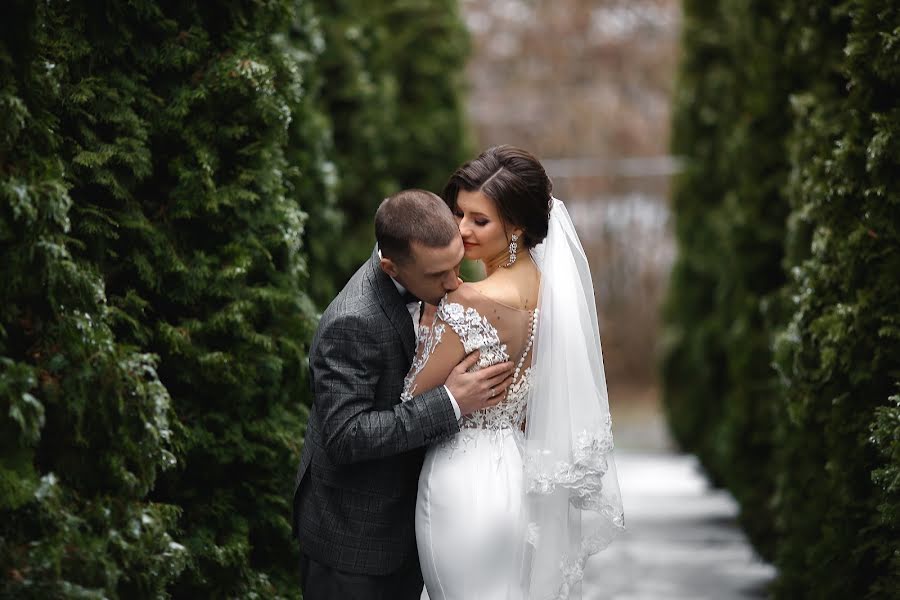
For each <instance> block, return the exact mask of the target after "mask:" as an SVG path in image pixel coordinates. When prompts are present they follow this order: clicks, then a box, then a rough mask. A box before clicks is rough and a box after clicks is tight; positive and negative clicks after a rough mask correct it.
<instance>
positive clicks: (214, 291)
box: [0, 0, 466, 598]
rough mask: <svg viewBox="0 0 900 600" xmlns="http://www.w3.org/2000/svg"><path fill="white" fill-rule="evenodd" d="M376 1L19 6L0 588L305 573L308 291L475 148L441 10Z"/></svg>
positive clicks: (438, 5)
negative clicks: (296, 484)
mask: <svg viewBox="0 0 900 600" xmlns="http://www.w3.org/2000/svg"><path fill="white" fill-rule="evenodd" d="M380 4H381V8H380V9H379V10H385V11H394V13H395V14H394V15H393V16H389V15H382V20H381V21H375V20H373V19H372V15H373V14H374V13H373V11H374V9H373V8H366V5H365V4H363V3H358V6H354V7H352V10H349V11H348V12H346V13H345V12H340V11H335V12H334V13H331V12H330V11H331V10H333V9H334V8H333V7H334V5H333V4H326V3H322V6H319V7H317V6H315V4H308V3H300V2H292V1H287V0H281V1H275V2H265V3H258V2H240V1H235V2H226V3H214V4H209V3H202V2H177V3H175V2H164V1H153V0H143V1H141V2H129V3H120V2H116V1H109V2H101V3H96V2H69V3H26V2H16V3H13V5H12V6H11V7H9V10H8V11H6V14H5V17H4V20H3V24H2V25H0V27H2V29H3V37H2V42H0V44H2V45H0V75H2V78H0V82H2V84H0V106H2V107H3V113H2V117H0V119H2V121H3V127H2V137H0V251H2V254H0V256H2V259H0V274H2V275H0V277H2V280H3V282H4V285H3V286H2V288H0V294H2V297H0V409H2V414H3V416H2V418H0V431H2V437H0V446H2V448H3V454H2V462H0V570H2V571H0V572H2V575H0V596H2V597H17V598H20V597H21V598H48V597H60V598H62V597H79V598H157V597H165V596H167V595H171V596H175V597H184V598H195V597H202V598H207V597H242V598H243V597H265V598H274V597H279V596H281V597H297V596H298V594H299V592H298V590H297V585H296V581H295V574H294V571H295V565H296V552H295V548H294V543H293V542H292V541H291V539H290V524H289V516H290V492H291V484H292V482H293V471H294V469H295V468H296V464H297V459H298V456H299V450H300V445H301V442H302V433H303V427H304V420H305V408H304V407H303V403H304V402H306V401H308V398H307V395H308V392H307V389H306V388H307V384H306V381H305V375H304V368H305V367H304V365H305V352H306V344H307V343H308V340H309V337H310V335H311V332H312V330H313V328H314V325H315V319H316V313H317V310H318V309H319V308H321V306H322V302H323V301H325V300H327V297H328V295H329V294H330V293H331V291H333V290H334V289H335V288H336V286H338V285H340V284H341V283H342V277H344V276H345V272H346V269H347V268H349V266H350V264H351V263H352V262H353V261H358V260H360V259H361V258H363V257H364V256H365V255H367V254H368V252H369V250H370V248H371V245H370V244H371V240H372V236H371V233H370V232H369V231H368V230H367V228H370V223H371V215H372V212H373V210H374V207H375V206H377V204H378V202H380V200H381V198H382V197H383V196H384V195H386V194H387V193H389V192H390V191H392V190H393V189H396V187H397V186H399V185H418V186H423V187H431V188H433V189H437V188H439V187H440V185H441V183H442V182H443V178H445V177H446V176H447V175H448V174H449V173H450V171H451V170H452V169H453V168H454V167H455V166H456V164H457V163H458V161H459V160H460V158H461V156H462V155H463V153H464V146H463V142H462V140H461V138H460V132H461V126H460V124H461V109H460V103H459V101H458V99H457V98H456V94H457V92H458V85H457V84H456V82H457V80H458V75H459V73H460V71H461V66H462V60H463V57H464V52H465V44H466V40H465V36H464V35H463V32H462V30H461V28H460V25H459V22H458V17H457V15H456V12H455V10H448V8H450V7H451V3H448V2H446V1H438V0H435V1H421V2H416V3H408V2H400V1H397V2H387V3H380ZM403 16H405V20H404V19H402V18H399V17H403ZM388 19H390V20H391V23H392V28H391V29H390V30H388V29H387V22H388ZM373 23H376V25H373ZM378 23H380V24H378ZM421 23H431V24H432V27H431V28H430V29H429V30H428V32H427V35H426V34H424V33H423V29H421V28H420V24H421ZM370 27H375V29H376V30H377V31H378V32H380V33H378V35H372V36H370V35H368V33H369V32H368V31H367V30H368V28H370ZM364 31H365V33H366V35H364V36H360V32H364ZM423 35H424V36H425V37H422V36H423ZM363 40H365V41H364V42H363ZM344 43H346V44H347V45H349V46H350V47H351V50H347V49H346V48H344V47H343V46H342V44H344ZM412 46H415V47H416V48H417V49H418V48H421V54H417V53H416V52H412V51H410V48H411V47H412ZM341 78H343V80H344V81H345V82H346V85H338V82H339V81H341V80H342V79H341ZM371 82H377V83H376V84H371ZM373 90H374V91H373ZM361 140H363V141H365V142H366V143H368V144H369V145H368V146H365V147H362V145H361V143H360V141H361ZM417 144H420V147H418V148H416V145H417ZM373 164H374V165H377V168H374V169H373ZM342 212H344V213H348V214H349V215H350V216H351V218H350V224H351V226H353V227H356V228H357V229H358V231H355V232H353V233H351V234H350V235H342V232H343V231H344V229H343V227H344V224H343V223H342V219H341V216H340V215H341V213H342ZM364 230H365V231H364ZM348 240H349V241H350V242H351V243H348ZM353 240H357V241H356V242H353ZM365 245H368V247H365V248H363V246H365ZM335 265H342V269H343V270H341V269H336V268H335ZM316 302H318V306H317V304H316Z"/></svg>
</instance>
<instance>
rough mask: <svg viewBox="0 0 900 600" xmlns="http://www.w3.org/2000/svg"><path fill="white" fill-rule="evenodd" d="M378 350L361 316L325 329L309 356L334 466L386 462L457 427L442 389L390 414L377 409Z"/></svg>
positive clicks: (399, 405)
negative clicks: (375, 460)
mask: <svg viewBox="0 0 900 600" xmlns="http://www.w3.org/2000/svg"><path fill="white" fill-rule="evenodd" d="M380 351H381V348H380V346H379V345H378V344H377V343H376V342H375V340H374V339H373V334H372V329H371V328H370V327H368V326H367V324H366V322H365V320H364V319H362V318H360V317H358V316H353V315H351V316H344V317H341V318H337V319H334V320H332V321H331V322H329V323H326V324H323V325H322V329H321V331H319V341H318V344H317V347H316V351H315V352H314V353H313V355H312V356H311V357H310V363H311V367H312V371H313V392H314V398H315V400H314V402H315V407H316V411H317V412H318V413H319V415H320V418H321V423H322V434H323V436H322V437H323V442H324V446H325V452H326V453H327V454H328V457H329V459H330V460H331V461H332V462H333V463H335V464H350V463H356V462H360V461H365V460H372V459H378V458H384V457H387V456H392V455H395V454H400V453H402V452H406V451H408V450H412V449H414V448H419V447H421V446H425V445H428V444H430V443H432V442H435V441H437V440H440V439H442V438H444V437H446V436H448V435H451V434H453V433H455V432H456V431H457V430H458V428H459V426H458V424H457V420H456V415H455V413H454V410H453V406H452V405H451V403H450V399H449V397H448V396H447V392H446V390H445V389H444V387H443V386H439V387H437V388H435V389H432V390H429V391H428V392H426V393H424V394H421V395H418V396H416V397H415V398H413V399H412V400H410V401H407V402H401V403H400V404H397V405H395V406H393V407H392V408H391V409H388V410H377V409H376V408H375V394H376V390H377V387H378V379H379V377H380V376H381V370H382V369H381V364H382V357H380V356H379V352H380Z"/></svg>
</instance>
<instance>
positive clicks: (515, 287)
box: [460, 277, 538, 310]
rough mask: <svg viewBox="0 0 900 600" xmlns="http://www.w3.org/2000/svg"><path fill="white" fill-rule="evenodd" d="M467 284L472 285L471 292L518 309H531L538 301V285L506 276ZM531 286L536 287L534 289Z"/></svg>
mask: <svg viewBox="0 0 900 600" xmlns="http://www.w3.org/2000/svg"><path fill="white" fill-rule="evenodd" d="M465 285H467V286H470V292H469V293H474V294H477V295H479V296H481V297H482V298H487V299H488V300H493V301H494V302H496V303H498V304H502V305H504V306H507V307H509V308H515V309H517V310H530V309H532V308H534V305H535V304H536V302H537V291H538V290H537V286H528V285H525V284H523V283H521V282H517V281H513V280H507V279H505V278H504V279H500V278H497V277H490V278H488V279H484V280H482V281H477V282H473V283H468V284H465ZM460 287H462V286H460ZM530 287H534V288H535V289H533V290H532V289H530Z"/></svg>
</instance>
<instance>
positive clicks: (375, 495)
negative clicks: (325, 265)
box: [293, 250, 459, 575]
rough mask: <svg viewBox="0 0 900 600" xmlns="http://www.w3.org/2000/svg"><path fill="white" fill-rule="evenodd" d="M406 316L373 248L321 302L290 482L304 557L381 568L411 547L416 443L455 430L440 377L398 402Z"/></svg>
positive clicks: (408, 331)
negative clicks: (301, 436) (308, 397)
mask: <svg viewBox="0 0 900 600" xmlns="http://www.w3.org/2000/svg"><path fill="white" fill-rule="evenodd" d="M414 352H415V332H414V329H413V324H412V319H411V318H410V315H409V312H408V311H407V309H406V305H405V303H404V302H403V300H402V298H401V296H400V294H399V293H398V292H397V288H396V287H395V286H394V283H393V281H392V280H391V278H390V277H388V275H387V274H385V273H384V272H383V271H382V270H381V267H380V266H379V259H378V254H377V250H376V251H375V252H373V253H372V257H371V258H370V259H369V261H368V262H366V263H365V264H364V265H363V266H362V267H360V269H359V270H358V271H357V272H356V274H355V275H354V276H353V277H352V278H351V279H350V281H349V282H348V283H347V285H346V286H345V287H344V289H343V290H341V292H340V293H339V294H338V295H337V297H336V298H335V299H334V301H333V302H332V303H331V304H330V305H329V306H328V308H327V309H326V310H325V313H324V314H323V315H322V319H321V321H320V322H319V327H318V329H317V331H316V334H315V336H314V337H313V342H312V346H311V348H310V353H309V362H310V370H311V373H312V377H311V380H312V388H313V396H314V401H313V407H312V410H311V411H310V415H309V423H308V425H307V430H306V440H305V443H304V446H303V450H302V452H301V455H300V467H299V469H298V470H297V476H296V480H295V484H294V501H293V505H294V517H293V524H294V533H295V535H296V536H297V538H298V539H299V541H300V546H301V549H302V551H303V552H304V553H305V554H306V555H307V556H309V557H310V558H312V559H314V560H316V561H318V562H320V563H322V564H325V565H327V566H330V567H332V568H335V569H338V570H340V571H346V572H350V573H361V574H367V575H386V574H389V573H391V572H393V571H396V570H397V569H398V568H400V567H401V566H402V565H404V563H405V562H406V561H408V560H410V559H412V558H414V557H415V556H416V541H415V505H416V489H417V483H418V477H419V470H420V469H421V466H422V461H423V457H424V447H425V446H427V445H428V444H431V443H432V442H435V441H437V440H439V439H442V438H444V437H446V436H448V435H451V434H453V433H455V432H456V431H458V430H459V426H458V424H457V421H456V415H455V413H454V411H453V406H452V405H451V403H450V399H449V398H448V396H447V392H446V390H445V389H444V388H443V386H441V387H439V388H436V389H434V390H431V391H429V392H426V393H424V394H421V395H419V396H417V397H415V398H414V399H412V400H411V401H408V402H404V403H400V394H401V392H402V391H403V379H404V377H405V376H406V373H407V371H408V370H409V367H410V364H411V363H412V358H413V354H414Z"/></svg>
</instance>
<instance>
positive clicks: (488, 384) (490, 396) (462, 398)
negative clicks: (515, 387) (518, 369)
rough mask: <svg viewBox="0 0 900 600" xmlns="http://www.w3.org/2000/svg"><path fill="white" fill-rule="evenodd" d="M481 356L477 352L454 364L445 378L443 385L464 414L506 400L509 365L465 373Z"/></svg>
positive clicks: (501, 364)
mask: <svg viewBox="0 0 900 600" xmlns="http://www.w3.org/2000/svg"><path fill="white" fill-rule="evenodd" d="M480 356H481V352H479V351H478V350H476V351H475V352H472V353H471V354H469V355H468V356H467V357H466V358H464V359H463V361H462V362H461V363H459V364H458V365H456V367H454V368H453V370H452V371H451V372H450V375H449V376H448V377H447V382H446V384H445V385H446V386H447V389H449V390H450V393H451V394H453V398H454V399H456V403H457V404H458V405H459V411H460V413H461V414H463V415H468V414H470V413H472V412H474V411H476V410H482V409H485V408H488V407H491V406H496V405H497V404H499V403H500V402H502V401H503V400H505V399H506V391H507V388H509V386H510V384H511V383H512V372H513V364H512V363H511V362H504V363H500V364H497V365H493V366H490V367H485V368H484V369H481V370H479V371H475V372H473V373H469V372H468V370H469V369H471V368H472V367H474V366H475V364H476V363H477V362H478V359H479V357H480Z"/></svg>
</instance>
